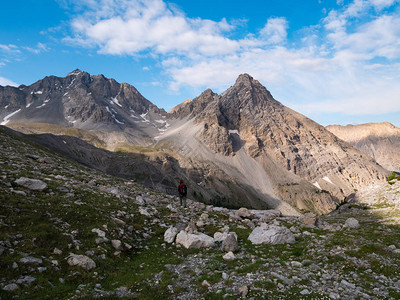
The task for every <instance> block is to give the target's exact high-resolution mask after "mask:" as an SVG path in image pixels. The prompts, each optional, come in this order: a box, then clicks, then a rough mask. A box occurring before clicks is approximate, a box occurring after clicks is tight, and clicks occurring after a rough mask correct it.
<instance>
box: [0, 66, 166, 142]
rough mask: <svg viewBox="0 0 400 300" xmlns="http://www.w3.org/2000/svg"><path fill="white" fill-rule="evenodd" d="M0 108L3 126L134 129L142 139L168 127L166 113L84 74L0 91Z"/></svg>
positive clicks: (126, 88)
mask: <svg viewBox="0 0 400 300" xmlns="http://www.w3.org/2000/svg"><path fill="white" fill-rule="evenodd" d="M0 107H1V111H0V120H2V123H1V124H2V125H6V124H8V123H16V122H19V123H23V122H29V123H50V124H56V125H61V126H65V127H75V128H81V129H87V130H89V129H99V130H103V131H125V130H126V129H127V128H132V129H134V130H135V132H136V134H137V135H142V136H148V135H153V134H156V133H158V132H159V130H163V129H165V126H166V121H165V120H164V118H165V116H166V113H165V111H164V110H162V109H158V108H157V107H156V106H155V105H153V104H152V103H151V102H150V101H148V100H147V99H145V98H144V97H143V96H142V95H141V94H140V93H139V92H138V91H137V90H136V89H135V88H134V87H133V86H131V85H129V84H126V83H121V84H120V83H118V82H116V81H115V80H114V79H108V78H105V77H104V76H103V75H97V76H94V75H90V74H89V73H86V72H82V71H80V70H75V71H73V72H71V73H69V74H68V75H67V76H66V77H65V78H60V77H55V76H49V77H45V78H44V79H42V80H39V81H37V82H35V83H34V84H32V85H30V86H23V85H22V86H20V87H18V88H14V87H9V86H7V87H0ZM149 125H150V126H149Z"/></svg>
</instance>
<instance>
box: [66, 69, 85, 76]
mask: <svg viewBox="0 0 400 300" xmlns="http://www.w3.org/2000/svg"><path fill="white" fill-rule="evenodd" d="M81 73H86V72H83V71H81V70H79V69H75V70H74V71H72V72H70V73H68V74H67V77H68V76H76V75H79V74H81Z"/></svg>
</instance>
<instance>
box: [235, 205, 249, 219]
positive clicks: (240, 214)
mask: <svg viewBox="0 0 400 300" xmlns="http://www.w3.org/2000/svg"><path fill="white" fill-rule="evenodd" d="M236 215H237V216H238V217H241V218H250V217H251V214H250V212H249V210H248V209H247V208H245V207H241V208H239V209H238V210H237V211H236Z"/></svg>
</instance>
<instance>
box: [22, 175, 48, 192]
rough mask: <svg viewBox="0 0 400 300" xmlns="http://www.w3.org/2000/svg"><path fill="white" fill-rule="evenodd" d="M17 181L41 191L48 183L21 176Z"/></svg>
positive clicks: (28, 187)
mask: <svg viewBox="0 0 400 300" xmlns="http://www.w3.org/2000/svg"><path fill="white" fill-rule="evenodd" d="M15 183H16V184H18V185H20V186H23V187H25V188H27V189H30V190H32V191H39V192H41V191H43V190H45V189H46V188H47V184H46V183H45V182H43V181H41V180H39V179H32V178H26V177H21V178H18V179H17V180H15Z"/></svg>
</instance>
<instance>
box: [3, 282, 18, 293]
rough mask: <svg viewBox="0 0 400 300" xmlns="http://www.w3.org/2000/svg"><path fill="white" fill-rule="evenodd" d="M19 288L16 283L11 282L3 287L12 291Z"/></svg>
mask: <svg viewBox="0 0 400 300" xmlns="http://www.w3.org/2000/svg"><path fill="white" fill-rule="evenodd" d="M17 289H19V287H18V285H16V284H15V283H10V284H7V285H6V286H5V287H3V290H4V291H7V292H12V291H15V290H17Z"/></svg>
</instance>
